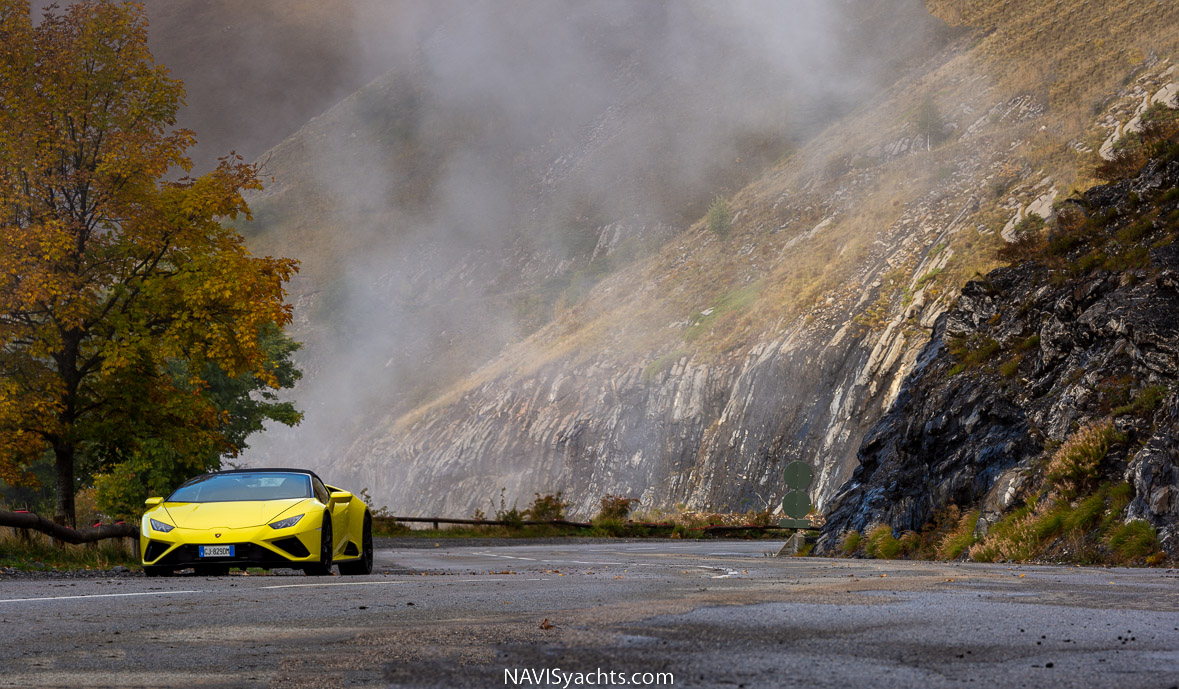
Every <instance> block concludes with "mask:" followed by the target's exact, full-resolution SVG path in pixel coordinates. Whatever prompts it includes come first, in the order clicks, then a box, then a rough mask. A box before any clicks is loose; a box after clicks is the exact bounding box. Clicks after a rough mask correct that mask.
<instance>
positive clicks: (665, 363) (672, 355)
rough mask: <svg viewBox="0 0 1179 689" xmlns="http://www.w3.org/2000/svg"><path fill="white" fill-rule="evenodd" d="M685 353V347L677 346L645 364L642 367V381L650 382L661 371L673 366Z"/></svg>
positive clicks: (686, 351)
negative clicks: (644, 366)
mask: <svg viewBox="0 0 1179 689" xmlns="http://www.w3.org/2000/svg"><path fill="white" fill-rule="evenodd" d="M687 353H688V350H687V349H684V348H683V347H677V348H676V349H674V350H672V351H670V352H668V353H667V354H664V355H663V356H661V357H659V358H658V359H655V360H654V361H652V362H651V363H649V364H647V367H646V368H644V369H643V382H644V383H650V382H651V381H653V380H655V379H656V378H658V377H659V375H660V374H661V373H663V372H664V371H666V370H668V369H670V368H671V367H672V366H675V365H676V363H677V362H679V360H680V359H682V358H684V356H685V355H687Z"/></svg>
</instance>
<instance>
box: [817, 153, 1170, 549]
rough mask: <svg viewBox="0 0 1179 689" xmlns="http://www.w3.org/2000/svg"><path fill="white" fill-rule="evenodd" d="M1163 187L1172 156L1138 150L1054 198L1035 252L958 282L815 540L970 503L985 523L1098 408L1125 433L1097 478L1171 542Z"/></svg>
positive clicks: (827, 544) (1166, 196) (912, 521)
mask: <svg viewBox="0 0 1179 689" xmlns="http://www.w3.org/2000/svg"><path fill="white" fill-rule="evenodd" d="M1177 185H1179V162H1176V161H1172V162H1169V163H1166V164H1162V163H1159V162H1157V161H1152V162H1151V163H1149V164H1148V165H1147V166H1146V168H1145V169H1143V170H1142V171H1141V173H1140V174H1139V175H1138V176H1137V177H1135V178H1134V179H1130V180H1126V181H1123V182H1120V183H1117V184H1114V185H1109V186H1104V187H1097V188H1094V189H1092V190H1090V191H1089V192H1087V193H1086V194H1085V195H1084V198H1083V199H1081V200H1070V201H1069V202H1067V203H1066V206H1065V208H1066V209H1067V211H1068V212H1071V213H1072V214H1073V215H1072V217H1073V218H1074V221H1073V222H1072V223H1070V227H1071V229H1067V230H1066V229H1058V230H1056V234H1055V236H1051V237H1049V241H1050V251H1049V252H1048V256H1049V257H1048V258H1044V257H1040V258H1036V259H1034V260H1030V261H1027V262H1024V263H1022V264H1020V265H1016V266H1012V267H1005V268H1000V269H998V270H995V271H993V272H991V273H990V274H988V275H987V276H986V277H985V279H983V280H980V281H975V282H971V283H969V284H967V285H966V287H965V288H964V289H963V291H962V296H961V298H960V299H959V301H958V304H957V307H956V308H954V309H952V310H950V311H948V312H946V313H945V314H943V315H942V316H941V317H940V318H939V319H938V321H937V324H936V326H935V328H934V333H933V337H932V339H931V340H930V341H929V343H928V344H927V345H926V346H925V348H924V350H923V351H922V353H921V355H920V357H919V358H918V362H917V364H916V366H915V367H914V370H913V372H912V373H911V374H910V376H909V377H908V379H907V380H906V382H905V384H904V386H903V389H902V391H901V393H900V395H899V396H898V398H897V400H896V402H895V404H894V405H893V406H892V408H891V409H890V410H889V411H888V413H887V414H886V415H885V416H884V417H883V418H882V419H881V420H880V422H879V423H877V424H876V425H875V426H874V427H873V428H872V429H871V430H870V431H869V432H868V433H867V435H866V437H865V440H864V443H863V445H862V446H861V447H860V451H859V458H860V465H859V466H858V467H857V468H856V469H855V472H854V474H853V475H852V478H851V479H850V480H849V481H848V482H847V483H846V484H845V485H844V486H843V487H842V488H841V489H840V491H839V493H838V495H837V496H836V497H835V498H834V499H833V500H832V502H831V507H830V511H829V515H828V519H827V522H826V526H825V527H824V532H823V537H822V541H821V548H822V549H827V550H830V549H831V548H832V547H833V546H834V544H835V543H836V541H837V540H838V538H839V536H840V535H841V534H842V533H844V532H846V531H848V530H856V531H863V530H864V529H865V528H867V527H869V526H871V525H874V524H878V523H883V524H888V525H891V526H892V527H893V528H894V529H897V530H919V529H921V527H922V526H923V525H924V524H926V523H928V522H929V521H930V520H931V518H932V517H933V516H934V514H935V513H936V512H937V511H939V510H941V509H943V508H945V507H947V506H949V505H958V506H962V507H967V506H978V505H981V507H982V515H981V517H980V519H979V524H978V527H977V528H976V533H979V532H985V530H986V528H987V526H988V525H989V524H991V523H994V521H995V520H996V519H997V518H998V516H999V515H1000V514H1001V513H1002V512H1003V511H1004V510H1006V509H1007V508H1008V507H1010V506H1011V505H1012V504H1014V503H1016V502H1018V500H1019V498H1020V495H1021V494H1020V489H1021V487H1022V486H1023V485H1024V484H1025V483H1026V482H1027V479H1028V478H1029V477H1032V476H1034V475H1035V474H1036V473H1037V471H1040V472H1042V471H1043V469H1042V464H1039V461H1040V460H1046V459H1047V457H1048V456H1049V455H1050V454H1051V453H1050V452H1048V451H1046V448H1051V447H1054V446H1056V445H1058V444H1060V443H1061V442H1063V441H1064V440H1065V439H1066V438H1067V437H1068V436H1069V435H1070V434H1072V433H1073V432H1074V431H1076V430H1077V429H1078V428H1079V427H1081V426H1084V425H1086V424H1087V423H1089V422H1091V421H1095V420H1100V419H1104V418H1113V420H1114V422H1115V424H1116V425H1117V427H1118V430H1119V431H1121V432H1122V433H1124V434H1125V435H1126V437H1127V438H1128V441H1127V442H1126V443H1125V445H1124V446H1122V447H1118V448H1115V450H1114V451H1113V452H1112V453H1111V454H1110V455H1109V456H1108V457H1107V458H1106V460H1105V461H1104V463H1103V465H1102V467H1101V470H1102V472H1103V475H1104V477H1105V478H1106V479H1108V480H1113V481H1117V480H1124V481H1127V482H1129V483H1130V484H1131V485H1132V486H1133V488H1134V496H1135V497H1134V499H1133V502H1132V503H1131V504H1130V506H1129V508H1128V509H1127V513H1126V518H1128V519H1145V520H1148V521H1150V522H1151V523H1152V524H1154V525H1155V526H1156V528H1158V530H1159V536H1160V540H1161V542H1162V544H1163V547H1164V549H1166V550H1167V551H1168V552H1169V553H1170V554H1171V555H1172V556H1173V555H1175V554H1176V553H1177V552H1179V500H1176V498H1179V483H1177V482H1179V464H1177V462H1179V455H1177V454H1176V443H1175V441H1176V438H1175V435H1176V433H1177V432H1179V398H1177V397H1176V395H1175V393H1174V389H1175V381H1176V376H1177V374H1179V249H1177V248H1176V246H1175V245H1174V244H1172V243H1171V242H1172V241H1173V240H1174V234H1175V227H1174V220H1175V218H1176V217H1179V216H1177V215H1176V213H1177V210H1176V198H1177V197H1179V194H1176V193H1175V191H1174V189H1175V188H1176V186H1177ZM1078 217H1085V218H1087V221H1086V222H1084V223H1081V222H1080V221H1077V220H1075V219H1076V218H1078ZM1086 233H1090V234H1088V235H1087V234H1086ZM951 350H953V351H951ZM1037 467H1040V468H1037Z"/></svg>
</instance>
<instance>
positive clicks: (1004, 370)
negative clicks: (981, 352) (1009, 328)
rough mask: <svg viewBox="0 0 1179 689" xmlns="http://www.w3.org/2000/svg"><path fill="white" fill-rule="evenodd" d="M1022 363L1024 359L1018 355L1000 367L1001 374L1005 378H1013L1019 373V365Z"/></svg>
mask: <svg viewBox="0 0 1179 689" xmlns="http://www.w3.org/2000/svg"><path fill="white" fill-rule="evenodd" d="M1022 363H1023V357H1022V356H1020V355H1018V354H1016V355H1015V356H1013V357H1011V358H1010V359H1008V360H1007V361H1005V362H1003V363H1002V364H1001V365H1000V366H999V374H1000V375H1002V376H1003V377H1004V378H1013V377H1015V374H1017V373H1019V365H1020V364H1022Z"/></svg>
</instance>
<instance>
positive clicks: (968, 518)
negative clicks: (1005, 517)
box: [936, 510, 980, 560]
mask: <svg viewBox="0 0 1179 689" xmlns="http://www.w3.org/2000/svg"><path fill="white" fill-rule="evenodd" d="M979 514H980V512H979V510H974V511H973V512H967V513H966V514H964V515H962V518H961V519H959V520H958V524H957V527H956V528H955V529H954V530H953V531H951V532H949V533H948V534H947V535H946V537H945V538H944V539H943V540H942V542H941V543H939V544H938V546H937V551H936V552H937V557H938V559H941V560H957V559H958V558H959V557H961V556H962V553H964V552H966V551H967V550H969V549H970V546H972V545H974V544H975V542H976V541H977V539H976V538H975V537H974V529H975V526H976V525H977V524H978V518H979Z"/></svg>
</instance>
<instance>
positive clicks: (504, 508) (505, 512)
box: [491, 488, 524, 529]
mask: <svg viewBox="0 0 1179 689" xmlns="http://www.w3.org/2000/svg"><path fill="white" fill-rule="evenodd" d="M506 493H507V488H500V489H499V509H496V510H495V520H496V521H501V522H504V525H505V526H507V527H508V528H509V529H519V528H521V527H523V526H524V513H523V512H521V511H520V510H519V509H518V508H517V507H516V503H515V502H512V506H511V507H508V501H507V498H506V497H504V496H505V494H506ZM491 507H492V509H495V503H492V505H491Z"/></svg>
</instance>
